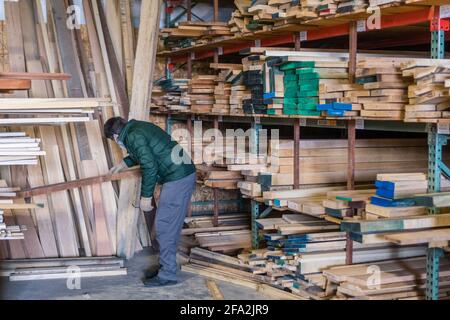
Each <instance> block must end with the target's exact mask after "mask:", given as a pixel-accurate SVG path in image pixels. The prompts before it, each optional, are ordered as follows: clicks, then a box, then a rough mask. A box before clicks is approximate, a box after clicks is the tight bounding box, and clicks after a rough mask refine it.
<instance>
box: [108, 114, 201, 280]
mask: <svg viewBox="0 0 450 320" xmlns="http://www.w3.org/2000/svg"><path fill="white" fill-rule="evenodd" d="M104 129H105V136H106V137H107V138H109V139H112V140H114V141H116V143H118V144H119V146H121V148H124V149H126V150H127V152H128V156H127V157H126V158H125V159H123V161H122V162H121V163H120V164H119V165H117V166H115V167H114V168H112V169H111V173H117V172H120V171H122V170H124V169H126V168H131V167H134V166H136V165H140V167H141V174H142V186H141V200H140V209H141V210H142V211H144V212H149V211H151V210H152V209H153V207H152V200H153V192H154V190H155V186H156V183H159V184H161V185H162V190H161V195H160V198H159V204H158V209H157V212H156V239H157V241H158V243H159V247H160V256H159V260H160V266H161V267H160V269H159V272H157V273H156V272H155V274H153V275H152V276H148V277H147V278H146V279H145V280H144V284H145V286H147V287H158V286H168V285H174V284H176V283H177V270H178V268H177V261H176V253H177V247H178V242H179V239H180V236H181V230H182V228H183V224H184V219H185V217H186V213H187V211H188V207H189V204H190V201H191V196H192V193H193V191H194V188H195V183H196V174H195V166H194V165H193V164H192V161H191V160H190V158H189V157H188V156H187V155H186V154H183V151H182V149H181V148H180V147H179V146H178V144H177V142H175V141H173V140H172V138H171V137H170V135H168V134H167V133H166V132H164V131H163V130H162V129H161V128H159V127H158V126H156V125H154V124H152V123H149V122H142V121H136V120H131V121H129V122H126V121H125V120H124V119H122V118H112V119H110V120H108V121H107V122H106V124H105V127H104ZM174 148H176V149H174ZM179 150H181V152H178V151H179ZM182 160H183V161H182ZM119 214H120V213H119ZM149 231H151V230H149Z"/></svg>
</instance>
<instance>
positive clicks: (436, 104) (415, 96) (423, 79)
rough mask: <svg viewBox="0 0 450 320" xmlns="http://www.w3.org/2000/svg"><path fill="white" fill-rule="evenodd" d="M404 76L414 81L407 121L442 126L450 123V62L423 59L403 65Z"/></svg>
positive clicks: (409, 88) (411, 88)
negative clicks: (449, 86)
mask: <svg viewBox="0 0 450 320" xmlns="http://www.w3.org/2000/svg"><path fill="white" fill-rule="evenodd" d="M402 71H403V76H404V77H408V78H410V79H413V84H411V85H410V86H409V87H408V97H409V104H408V105H407V106H406V114H405V121H408V122H434V123H436V122H438V121H439V120H440V119H450V112H449V111H448V109H450V95H449V92H448V89H447V88H446V86H445V84H446V82H448V81H447V79H450V64H449V63H448V62H447V61H446V60H427V59H419V60H414V61H410V62H406V63H404V64H403V65H402Z"/></svg>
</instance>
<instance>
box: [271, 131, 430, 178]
mask: <svg viewBox="0 0 450 320" xmlns="http://www.w3.org/2000/svg"><path fill="white" fill-rule="evenodd" d="M293 147H294V141H293V140H280V141H270V151H269V162H270V164H271V172H272V175H271V176H267V175H266V178H267V179H268V180H267V181H266V183H265V185H272V186H283V185H284V186H285V185H292V184H293V181H294V180H293V179H294V178H293V164H294V159H293V157H294V150H293V149H294V148H293ZM347 154H348V142H347V140H303V139H302V140H301V141H300V184H301V185H307V184H319V183H343V182H345V181H347V180H346V179H347V160H348V159H347V158H348V157H347ZM407 155H408V156H407ZM355 157H356V164H355V166H356V167H355V168H356V171H355V181H357V182H366V181H374V180H375V178H376V175H377V174H378V173H379V172H385V173H402V172H411V171H413V172H426V168H427V157H428V153H427V148H426V141H425V140H421V139H370V140H364V139H361V140H357V141H356V148H355Z"/></svg>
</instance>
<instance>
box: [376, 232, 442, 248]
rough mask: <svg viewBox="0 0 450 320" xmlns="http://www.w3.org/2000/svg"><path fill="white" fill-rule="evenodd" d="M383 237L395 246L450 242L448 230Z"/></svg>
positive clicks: (404, 233)
mask: <svg viewBox="0 0 450 320" xmlns="http://www.w3.org/2000/svg"><path fill="white" fill-rule="evenodd" d="M384 237H385V238H386V239H387V240H389V241H391V242H394V243H396V244H400V245H408V244H421V243H430V242H435V241H450V229H433V230H424V231H417V232H403V233H395V234H387V235H384Z"/></svg>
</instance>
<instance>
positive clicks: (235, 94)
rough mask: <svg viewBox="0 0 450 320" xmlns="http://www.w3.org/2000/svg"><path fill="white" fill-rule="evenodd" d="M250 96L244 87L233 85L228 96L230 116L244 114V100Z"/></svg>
mask: <svg viewBox="0 0 450 320" xmlns="http://www.w3.org/2000/svg"><path fill="white" fill-rule="evenodd" d="M250 96H251V92H250V90H248V89H247V87H246V86H245V85H233V86H232V87H231V95H230V114H232V115H233V114H244V102H243V101H244V99H248V97H250Z"/></svg>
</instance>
